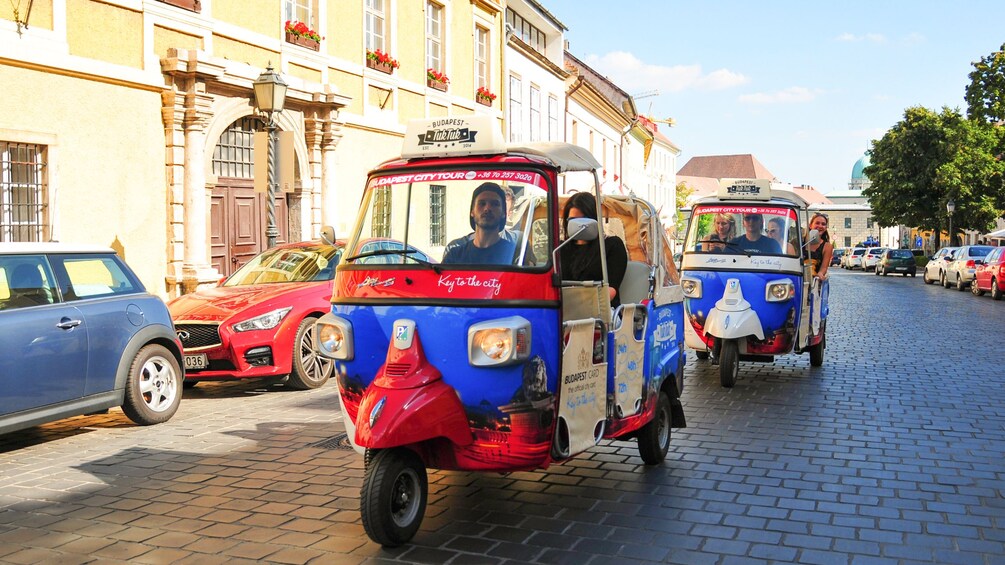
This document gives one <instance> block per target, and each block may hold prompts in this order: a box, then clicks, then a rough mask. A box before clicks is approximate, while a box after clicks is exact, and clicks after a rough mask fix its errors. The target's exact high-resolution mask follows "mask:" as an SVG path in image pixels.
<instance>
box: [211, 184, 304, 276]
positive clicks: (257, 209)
mask: <svg viewBox="0 0 1005 565" xmlns="http://www.w3.org/2000/svg"><path fill="white" fill-rule="evenodd" d="M267 206H268V202H267V198H266V195H265V194H260V193H256V192H255V191H254V189H253V188H252V185H251V182H250V179H226V178H221V179H219V184H218V185H217V187H216V188H215V189H214V190H213V198H212V204H211V206H210V223H211V227H210V248H211V259H210V261H211V263H212V265H213V266H214V267H216V269H217V270H218V271H220V273H221V274H223V275H224V276H230V275H231V274H232V273H233V272H234V271H236V270H237V269H239V268H240V267H241V265H244V264H245V263H247V262H248V261H250V260H251V259H252V258H254V257H255V256H256V255H258V254H259V253H261V252H262V251H263V250H264V249H265V247H266V245H267V239H266V237H265V228H266V226H267V225H268V216H267V213H268V212H267ZM276 226H277V227H278V228H279V237H278V238H277V240H276V242H277V243H285V242H286V241H288V240H289V235H288V234H289V212H288V207H287V205H286V195H285V194H284V193H279V194H277V195H276Z"/></svg>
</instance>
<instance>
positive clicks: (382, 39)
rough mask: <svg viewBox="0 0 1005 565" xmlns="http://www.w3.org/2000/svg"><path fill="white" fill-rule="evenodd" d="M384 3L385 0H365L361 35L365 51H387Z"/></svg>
mask: <svg viewBox="0 0 1005 565" xmlns="http://www.w3.org/2000/svg"><path fill="white" fill-rule="evenodd" d="M385 4H386V2H385V0H366V2H365V3H364V15H363V35H364V42H365V43H366V50H367V51H383V52H385V53H387V52H388V50H389V45H388V41H387V39H388V38H387V16H386V14H385V12H384V10H385Z"/></svg>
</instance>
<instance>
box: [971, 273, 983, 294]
mask: <svg viewBox="0 0 1005 565" xmlns="http://www.w3.org/2000/svg"><path fill="white" fill-rule="evenodd" d="M970 293H971V294H973V295H974V296H984V291H983V290H981V289H980V288H979V287H978V286H977V278H976V277H975V278H974V280H972V281H970Z"/></svg>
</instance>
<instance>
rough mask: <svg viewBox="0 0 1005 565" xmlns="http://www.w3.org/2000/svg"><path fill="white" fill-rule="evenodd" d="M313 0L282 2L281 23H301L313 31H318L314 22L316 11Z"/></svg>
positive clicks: (288, 0)
mask: <svg viewBox="0 0 1005 565" xmlns="http://www.w3.org/2000/svg"><path fill="white" fill-rule="evenodd" d="M314 2H315V0H283V21H284V22H287V21H291V22H303V23H305V24H307V26H308V27H309V28H311V29H313V30H315V31H317V29H318V25H317V22H315V21H314V16H315V14H316V12H317V11H316V10H315V9H314Z"/></svg>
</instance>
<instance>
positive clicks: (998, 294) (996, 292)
mask: <svg viewBox="0 0 1005 565" xmlns="http://www.w3.org/2000/svg"><path fill="white" fill-rule="evenodd" d="M1002 294H1003V293H1002V291H1001V289H1000V288H998V281H996V280H995V279H991V300H1001V299H1002Z"/></svg>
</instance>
